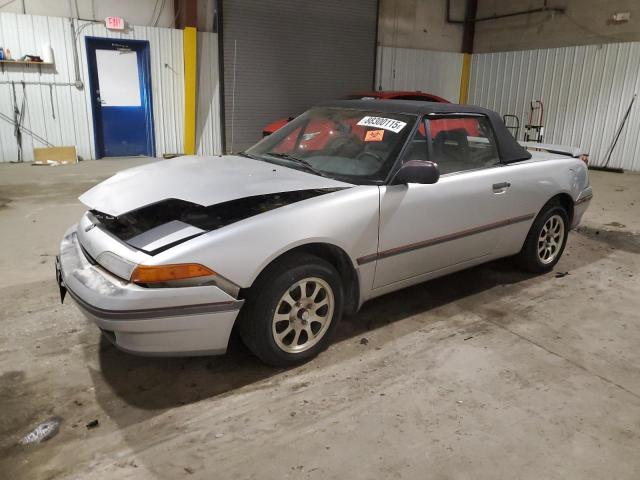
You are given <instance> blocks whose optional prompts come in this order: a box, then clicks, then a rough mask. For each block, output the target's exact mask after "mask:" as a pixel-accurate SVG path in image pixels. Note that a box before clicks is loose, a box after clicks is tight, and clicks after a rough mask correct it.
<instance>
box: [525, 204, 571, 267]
mask: <svg viewBox="0 0 640 480" xmlns="http://www.w3.org/2000/svg"><path fill="white" fill-rule="evenodd" d="M568 234H569V215H568V214H567V211H566V210H565V209H564V207H562V205H560V204H559V203H558V202H556V201H553V200H552V201H550V202H549V203H547V204H546V205H545V206H544V207H543V208H542V210H541V211H540V213H539V214H538V216H537V217H536V219H535V221H534V222H533V225H531V228H530V229H529V233H528V234H527V238H526V240H525V242H524V245H523V247H522V250H520V253H519V254H518V255H517V257H516V259H517V262H518V264H519V265H520V266H521V267H522V268H524V269H525V270H528V271H529V272H532V273H546V272H549V271H551V270H552V269H553V267H555V265H556V263H558V261H559V260H560V257H561V256H562V253H563V252H564V247H565V246H566V244H567V236H568Z"/></svg>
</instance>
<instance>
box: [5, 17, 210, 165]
mask: <svg viewBox="0 0 640 480" xmlns="http://www.w3.org/2000/svg"><path fill="white" fill-rule="evenodd" d="M74 24H75V25H76V28H77V26H78V25H80V27H81V28H82V30H81V32H80V33H79V38H78V41H77V46H78V55H79V67H80V76H81V80H82V82H83V84H84V88H83V89H82V90H79V89H77V88H76V87H75V86H73V85H72V83H73V82H74V81H75V68H74V60H73V43H72V27H71V22H70V20H69V19H66V18H59V17H41V16H33V15H16V14H12V13H0V46H3V47H5V48H6V47H9V48H10V49H11V51H12V55H13V57H14V58H17V57H18V56H22V55H24V54H29V53H30V54H38V55H40V54H41V48H42V44H43V43H45V42H49V43H50V44H51V46H52V48H53V51H54V56H55V65H54V67H47V66H23V65H6V64H5V67H4V72H1V71H0V113H2V114H4V115H6V116H8V117H11V118H13V113H12V112H13V102H12V96H11V90H12V87H11V85H10V84H7V83H6V82H9V81H14V82H21V81H25V82H39V83H40V84H39V85H32V84H27V85H25V87H24V89H25V92H26V108H25V111H26V114H25V117H24V123H23V126H24V127H25V128H26V129H28V130H31V131H33V132H34V133H36V134H37V135H39V136H40V137H43V138H45V139H46V140H47V141H48V142H50V143H51V144H53V145H56V146H58V145H76V146H77V149H78V154H79V155H80V156H81V157H82V158H84V159H89V158H95V151H94V141H93V136H94V135H93V122H92V113H91V99H90V97H89V91H88V89H89V83H88V71H87V62H86V50H85V41H84V37H85V36H95V37H106V38H123V39H136V40H147V41H149V44H150V53H151V88H152V97H153V116H154V129H155V141H156V153H157V154H158V155H161V154H163V153H179V152H182V150H183V139H184V62H183V42H182V35H183V33H182V30H173V29H168V28H153V27H140V26H132V27H131V29H130V30H129V31H127V32H126V33H117V32H110V31H108V30H107V29H106V28H105V27H104V26H103V25H101V24H89V25H87V26H85V27H83V25H86V22H83V21H79V22H78V21H77V20H74ZM216 37H217V36H216V35H215V34H210V33H208V34H205V33H202V34H199V40H200V42H199V46H201V47H202V48H201V49H200V51H201V52H202V53H201V54H200V55H199V59H198V60H199V64H200V77H201V82H200V85H199V91H198V109H199V114H198V122H199V123H198V125H199V126H200V128H199V130H198V132H197V133H198V138H197V139H196V140H197V142H198V146H199V153H203V154H217V153H220V151H221V148H220V120H219V91H218V85H219V80H218V63H217V38H216ZM203 76H204V78H202V77H203ZM49 83H56V85H55V86H53V87H50V86H49V85H48V84H49ZM15 88H16V93H17V100H18V106H19V107H20V106H21V102H22V98H23V87H22V85H21V84H20V83H16V85H15ZM210 88H211V89H212V90H209V89H210ZM52 101H53V112H55V118H54V113H52V106H51V103H52ZM201 137H202V138H201ZM22 143H23V154H24V160H26V161H29V160H32V158H33V154H32V149H33V147H40V146H45V145H44V144H43V143H42V142H40V141H39V140H35V139H34V138H32V137H31V136H30V135H29V134H27V133H26V132H25V133H23V142H22ZM16 159H17V146H16V140H15V137H14V129H13V126H12V125H11V124H10V123H8V122H7V121H6V120H5V119H4V118H1V116H0V161H5V162H6V161H15V160H16Z"/></svg>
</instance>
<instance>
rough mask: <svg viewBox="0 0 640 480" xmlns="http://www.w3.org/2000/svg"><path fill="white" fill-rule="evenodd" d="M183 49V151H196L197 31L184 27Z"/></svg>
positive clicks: (191, 152)
mask: <svg viewBox="0 0 640 480" xmlns="http://www.w3.org/2000/svg"><path fill="white" fill-rule="evenodd" d="M183 44H184V46H183V49H184V153H186V154H188V155H189V154H190V155H193V154H194V153H196V88H197V85H196V70H197V69H196V67H197V60H196V48H197V31H196V29H195V28H194V27H185V29H184V33H183Z"/></svg>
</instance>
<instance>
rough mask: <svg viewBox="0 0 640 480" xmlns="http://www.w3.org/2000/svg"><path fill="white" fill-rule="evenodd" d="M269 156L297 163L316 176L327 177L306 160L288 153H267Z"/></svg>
mask: <svg viewBox="0 0 640 480" xmlns="http://www.w3.org/2000/svg"><path fill="white" fill-rule="evenodd" d="M266 154H267V155H270V156H272V157H276V158H282V159H284V160H289V161H290V162H295V163H297V164H299V165H302V166H303V167H304V168H305V169H306V170H308V171H310V172H312V173H315V174H316V175H320V176H321V177H326V176H327V175H326V174H325V173H324V172H321V171H320V170H318V169H317V168H316V167H314V166H313V165H311V164H310V163H309V162H307V161H306V160H305V159H304V158H298V157H294V156H293V155H289V154H288V153H280V152H267V153H266Z"/></svg>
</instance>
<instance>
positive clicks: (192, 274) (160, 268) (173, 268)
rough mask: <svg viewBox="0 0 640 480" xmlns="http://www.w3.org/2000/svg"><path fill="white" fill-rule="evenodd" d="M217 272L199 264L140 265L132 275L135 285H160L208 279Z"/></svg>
mask: <svg viewBox="0 0 640 480" xmlns="http://www.w3.org/2000/svg"><path fill="white" fill-rule="evenodd" d="M215 274H216V272H214V271H213V270H211V269H209V268H207V267H205V266H204V265H200V264H198V263H179V264H174V265H138V266H137V267H136V268H135V270H134V271H133V273H132V274H131V281H132V282H133V283H159V282H171V281H173V280H184V279H186V278H196V277H207V276H209V275H215Z"/></svg>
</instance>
